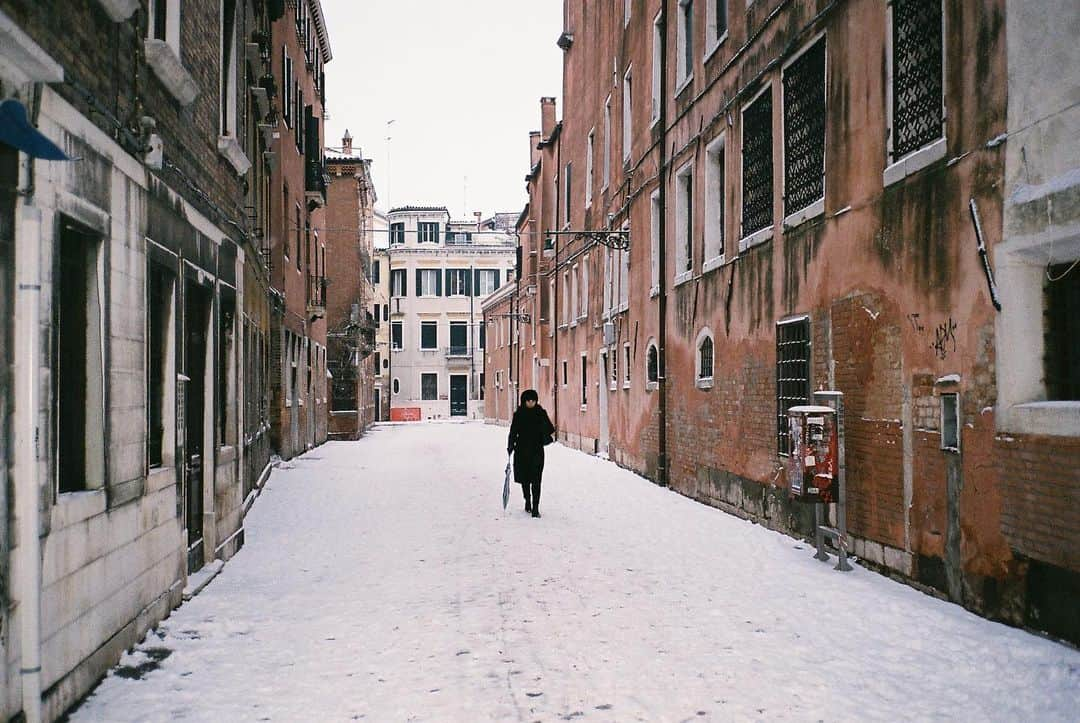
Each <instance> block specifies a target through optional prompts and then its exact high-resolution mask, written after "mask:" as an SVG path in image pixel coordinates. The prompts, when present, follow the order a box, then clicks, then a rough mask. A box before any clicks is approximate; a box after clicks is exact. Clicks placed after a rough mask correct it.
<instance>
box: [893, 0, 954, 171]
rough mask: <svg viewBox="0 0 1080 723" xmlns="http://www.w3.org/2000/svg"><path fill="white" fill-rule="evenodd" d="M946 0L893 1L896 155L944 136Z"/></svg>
mask: <svg viewBox="0 0 1080 723" xmlns="http://www.w3.org/2000/svg"><path fill="white" fill-rule="evenodd" d="M942 57H943V37H942V10H941V0H893V3H892V136H891V137H892V160H893V161H894V162H895V161H896V160H898V159H900V158H903V157H904V156H906V155H907V154H909V153H911V152H912V151H916V150H918V149H920V148H922V147H923V146H925V145H927V144H929V143H931V142H932V141H935V140H937V139H939V138H942V137H943V135H944V125H943V124H944V120H945V118H944V116H945V110H944V103H943V93H944V90H945V83H944V77H943V74H942Z"/></svg>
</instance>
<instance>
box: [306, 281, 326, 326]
mask: <svg viewBox="0 0 1080 723" xmlns="http://www.w3.org/2000/svg"><path fill="white" fill-rule="evenodd" d="M307 310H308V316H311V317H312V318H318V317H321V316H323V315H324V314H326V277H325V276H308V288H307Z"/></svg>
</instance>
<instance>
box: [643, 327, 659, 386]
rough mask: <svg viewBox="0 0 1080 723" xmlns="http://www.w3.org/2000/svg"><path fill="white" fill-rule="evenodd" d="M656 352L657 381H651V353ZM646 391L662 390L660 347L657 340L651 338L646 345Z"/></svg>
mask: <svg viewBox="0 0 1080 723" xmlns="http://www.w3.org/2000/svg"><path fill="white" fill-rule="evenodd" d="M653 349H655V350H656V381H652V380H651V379H649V357H650V356H651V351H652V350H653ZM644 366H645V391H647V392H653V391H656V390H657V389H659V388H660V347H659V346H657V344H656V339H652V338H650V339H649V341H648V343H646V344H645V365H644Z"/></svg>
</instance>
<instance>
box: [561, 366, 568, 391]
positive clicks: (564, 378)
mask: <svg viewBox="0 0 1080 723" xmlns="http://www.w3.org/2000/svg"><path fill="white" fill-rule="evenodd" d="M566 384H567V369H566V360H565V359H563V360H562V385H563V386H564V387H565V386H566Z"/></svg>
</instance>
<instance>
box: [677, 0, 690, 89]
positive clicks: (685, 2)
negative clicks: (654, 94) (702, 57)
mask: <svg viewBox="0 0 1080 723" xmlns="http://www.w3.org/2000/svg"><path fill="white" fill-rule="evenodd" d="M687 6H689V8H690V11H689V14H688V13H687V11H686V10H685V8H686V7H687ZM688 17H689V20H690V28H689V31H690V32H689V34H688V33H687V30H688V28H687V27H686V25H687V18H688ZM677 25H678V28H677V30H676V33H675V53H676V55H675V69H676V73H675V96H676V97H678V96H679V95H680V94H681V93H682V92H683V91H684V90H685V89H686V87H687V86H688V85H690V83H691V82H693V80H694V68H693V67H688V66H687V63H686V58H687V47H686V44H687V42H689V43H690V55H691V57H693V52H694V37H693V35H694V27H693V26H694V0H679V17H678V23H677ZM688 35H689V37H688Z"/></svg>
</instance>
